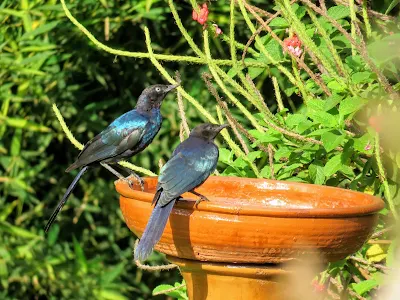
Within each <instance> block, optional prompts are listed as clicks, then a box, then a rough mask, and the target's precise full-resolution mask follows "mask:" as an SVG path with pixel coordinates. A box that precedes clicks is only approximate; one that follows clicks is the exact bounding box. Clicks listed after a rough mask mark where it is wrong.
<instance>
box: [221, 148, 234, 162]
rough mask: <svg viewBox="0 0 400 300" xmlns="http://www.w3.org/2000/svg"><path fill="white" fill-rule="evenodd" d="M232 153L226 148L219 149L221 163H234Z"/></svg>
mask: <svg viewBox="0 0 400 300" xmlns="http://www.w3.org/2000/svg"><path fill="white" fill-rule="evenodd" d="M232 156H233V155H232V151H230V150H228V149H226V148H219V161H221V162H223V163H225V164H230V163H231V162H232Z"/></svg>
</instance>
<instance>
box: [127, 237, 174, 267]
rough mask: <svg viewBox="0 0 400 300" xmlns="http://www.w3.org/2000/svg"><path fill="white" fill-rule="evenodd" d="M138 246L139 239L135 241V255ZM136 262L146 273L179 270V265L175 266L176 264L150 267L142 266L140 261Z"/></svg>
mask: <svg viewBox="0 0 400 300" xmlns="http://www.w3.org/2000/svg"><path fill="white" fill-rule="evenodd" d="M138 244H139V239H137V240H136V241H135V245H134V247H133V253H135V251H136V248H137V245H138ZM134 262H135V264H136V266H137V267H138V268H139V269H142V270H145V271H150V272H157V271H168V270H172V269H175V268H178V265H175V264H167V265H162V266H150V265H144V264H142V263H141V262H140V261H139V260H138V259H137V260H135V261H134Z"/></svg>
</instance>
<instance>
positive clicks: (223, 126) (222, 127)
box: [218, 124, 230, 132]
mask: <svg viewBox="0 0 400 300" xmlns="http://www.w3.org/2000/svg"><path fill="white" fill-rule="evenodd" d="M226 127H230V125H229V124H222V125H221V126H219V127H218V132H220V131H221V130H222V129H224V128H226Z"/></svg>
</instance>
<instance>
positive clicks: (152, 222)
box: [135, 200, 176, 261]
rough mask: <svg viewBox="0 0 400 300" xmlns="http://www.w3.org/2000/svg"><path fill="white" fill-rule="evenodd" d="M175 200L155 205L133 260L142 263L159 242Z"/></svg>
mask: <svg viewBox="0 0 400 300" xmlns="http://www.w3.org/2000/svg"><path fill="white" fill-rule="evenodd" d="M175 201H176V200H172V201H171V202H169V203H168V204H167V205H165V206H159V205H156V207H154V209H153V212H152V213H151V216H150V219H149V222H148V223H147V226H146V229H145V230H144V232H143V235H142V238H141V239H140V241H139V245H138V246H137V248H136V251H135V260H140V261H144V260H146V259H147V257H148V256H149V255H150V254H151V252H152V251H153V248H154V246H155V245H156V244H157V243H158V241H159V240H160V238H161V236H162V234H163V232H164V228H165V225H166V224H167V220H168V217H169V215H170V214H171V211H172V208H173V207H174V204H175Z"/></svg>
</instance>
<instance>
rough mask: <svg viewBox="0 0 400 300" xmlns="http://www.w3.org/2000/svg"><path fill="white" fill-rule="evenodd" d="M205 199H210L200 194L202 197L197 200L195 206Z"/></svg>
mask: <svg viewBox="0 0 400 300" xmlns="http://www.w3.org/2000/svg"><path fill="white" fill-rule="evenodd" d="M203 201H210V200H209V199H208V198H207V197H206V196H200V198H199V199H197V201H196V203H195V204H194V206H196V208H197V206H198V205H199V203H200V202H203Z"/></svg>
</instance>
